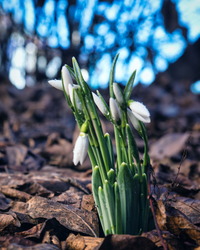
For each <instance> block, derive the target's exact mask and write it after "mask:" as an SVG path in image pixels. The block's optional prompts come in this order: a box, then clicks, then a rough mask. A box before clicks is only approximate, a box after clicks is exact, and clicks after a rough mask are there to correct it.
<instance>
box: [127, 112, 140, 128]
mask: <svg viewBox="0 0 200 250" xmlns="http://www.w3.org/2000/svg"><path fill="white" fill-rule="evenodd" d="M127 114H128V118H129V119H130V121H131V123H132V124H133V127H134V128H135V129H136V130H138V129H139V127H140V124H139V122H138V119H137V118H136V117H135V116H134V114H133V113H132V111H131V110H130V109H127Z"/></svg>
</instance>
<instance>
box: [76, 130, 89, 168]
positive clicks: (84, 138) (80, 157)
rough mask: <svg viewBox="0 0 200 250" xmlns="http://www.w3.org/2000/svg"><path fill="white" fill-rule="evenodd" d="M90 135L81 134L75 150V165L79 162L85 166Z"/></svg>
mask: <svg viewBox="0 0 200 250" xmlns="http://www.w3.org/2000/svg"><path fill="white" fill-rule="evenodd" d="M88 145H89V142H88V135H87V134H86V133H83V132H81V133H80V135H79V137H78V139H77V141H76V143H75V146H74V150H73V163H74V165H77V164H78V163H79V162H80V164H83V162H84V160H85V157H86V155H87V151H88Z"/></svg>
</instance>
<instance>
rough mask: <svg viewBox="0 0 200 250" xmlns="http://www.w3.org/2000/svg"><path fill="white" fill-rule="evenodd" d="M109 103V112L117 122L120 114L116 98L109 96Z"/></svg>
mask: <svg viewBox="0 0 200 250" xmlns="http://www.w3.org/2000/svg"><path fill="white" fill-rule="evenodd" d="M109 105H110V112H111V115H112V118H113V120H114V121H115V122H118V121H119V120H120V119H121V117H122V115H121V111H120V109H119V106H118V104H117V102H116V100H115V99H114V98H112V97H110V99H109Z"/></svg>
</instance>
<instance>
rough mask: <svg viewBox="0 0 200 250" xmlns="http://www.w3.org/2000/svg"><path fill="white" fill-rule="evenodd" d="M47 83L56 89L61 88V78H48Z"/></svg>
mask: <svg viewBox="0 0 200 250" xmlns="http://www.w3.org/2000/svg"><path fill="white" fill-rule="evenodd" d="M48 83H49V84H50V85H51V86H52V87H54V88H56V89H59V90H63V86H62V80H56V79H54V80H49V81H48Z"/></svg>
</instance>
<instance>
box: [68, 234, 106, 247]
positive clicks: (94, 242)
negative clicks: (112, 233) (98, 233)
mask: <svg viewBox="0 0 200 250" xmlns="http://www.w3.org/2000/svg"><path fill="white" fill-rule="evenodd" d="M102 241H103V238H97V237H95V238H94V237H86V236H81V235H79V234H78V235H74V234H70V235H69V236H68V237H67V239H66V248H67V249H74V250H82V249H84V250H93V249H95V247H97V246H98V245H99V244H100V243H101V242H102Z"/></svg>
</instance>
